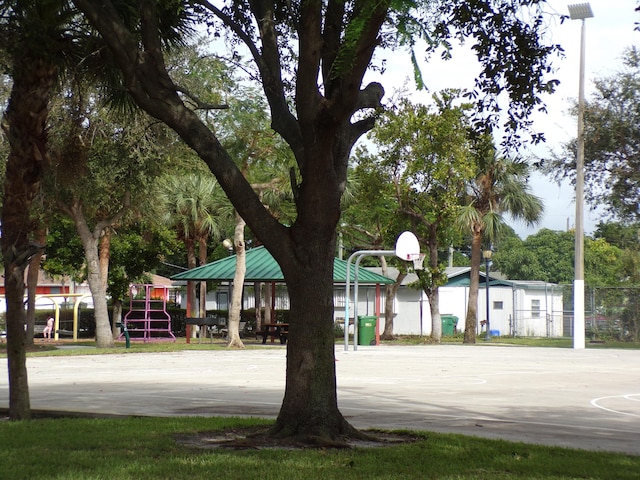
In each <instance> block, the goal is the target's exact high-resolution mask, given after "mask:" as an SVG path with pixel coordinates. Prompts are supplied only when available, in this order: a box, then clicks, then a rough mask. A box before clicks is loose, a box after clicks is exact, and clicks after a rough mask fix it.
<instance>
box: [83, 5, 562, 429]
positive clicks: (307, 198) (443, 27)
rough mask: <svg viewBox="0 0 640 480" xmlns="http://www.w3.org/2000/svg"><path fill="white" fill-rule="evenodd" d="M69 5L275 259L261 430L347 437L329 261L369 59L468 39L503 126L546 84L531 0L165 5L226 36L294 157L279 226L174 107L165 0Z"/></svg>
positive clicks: (490, 107)
mask: <svg viewBox="0 0 640 480" xmlns="http://www.w3.org/2000/svg"><path fill="white" fill-rule="evenodd" d="M75 3H76V5H78V7H79V8H80V9H81V10H82V11H83V12H84V13H85V14H86V15H87V17H88V19H89V20H90V22H91V23H92V24H93V25H94V26H95V27H96V28H97V29H98V30H99V32H100V33H101V34H102V36H103V37H104V39H105V41H106V42H107V43H108V45H109V46H110V48H111V51H112V54H113V55H114V57H115V59H116V62H117V63H118V65H119V67H120V69H121V70H122V73H123V77H124V82H125V84H126V87H127V89H128V90H129V92H130V93H131V95H132V96H133V98H134V99H135V101H136V102H137V103H138V105H140V106H141V107H142V108H143V109H145V110H146V111H147V112H149V113H150V114H151V115H153V116H155V117H157V118H158V119H160V120H162V121H163V122H165V123H166V124H167V125H169V126H170V127H171V128H173V129H174V130H175V131H176V132H177V133H178V134H179V135H180V136H181V137H182V138H183V139H184V141H185V142H186V143H187V144H188V145H190V146H191V148H193V149H194V150H195V151H196V152H197V153H198V155H199V156H200V157H201V158H202V159H203V160H204V162H206V164H207V165H208V167H209V169H210V170H211V172H213V174H214V175H215V176H216V178H217V179H218V181H219V183H220V185H221V187H222V188H223V189H224V191H225V192H226V194H227V196H228V197H229V199H230V200H231V202H232V203H233V205H234V207H235V208H236V210H237V211H238V213H239V214H240V215H241V216H242V217H243V218H244V219H245V220H246V222H247V225H248V226H249V227H250V228H251V230H252V231H253V233H254V234H255V235H256V236H257V237H258V238H259V239H260V241H261V242H262V243H264V245H265V246H266V247H267V249H268V250H269V251H270V252H271V254H272V255H273V256H274V257H275V259H276V260H277V261H278V263H279V264H280V267H281V268H282V271H283V274H284V278H285V281H286V284H287V288H288V290H289V295H290V299H291V305H290V308H291V316H290V318H291V321H290V327H289V342H288V345H287V376H286V387H285V393H284V399H283V403H282V408H281V410H280V413H279V415H278V418H277V421H276V424H275V427H274V429H273V431H272V433H273V434H274V435H279V436H290V437H293V436H298V437H302V438H306V439H310V438H317V437H320V438H325V439H338V438H341V437H344V436H350V435H356V434H357V432H356V431H355V429H353V427H352V426H351V425H350V424H349V423H348V422H347V421H346V420H345V418H344V417H343V416H342V414H341V413H340V411H339V409H338V406H337V393H336V377H335V363H334V361H335V357H334V354H335V352H334V338H333V301H332V300H333V272H332V269H333V257H334V253H335V243H336V234H335V231H336V225H337V224H338V221H339V218H340V198H341V195H342V193H343V191H344V189H345V185H346V176H347V163H348V159H349V153H350V151H351V148H352V147H353V145H354V143H355V142H356V141H357V140H358V139H359V138H360V137H361V136H362V135H363V134H364V133H366V132H367V131H368V130H370V129H371V128H372V127H373V124H374V118H373V116H371V115H369V116H368V115H367V114H366V111H367V110H368V109H375V108H377V107H379V106H380V100H381V98H382V97H383V88H382V86H381V85H379V84H376V83H372V84H369V85H366V86H365V85H364V84H363V79H364V76H365V73H366V72H367V70H368V69H369V67H370V65H371V62H372V58H373V54H374V52H375V51H376V49H377V48H378V47H379V46H381V45H386V46H392V45H391V43H392V42H395V41H397V39H398V38H400V37H402V35H398V28H399V29H400V33H407V34H409V33H411V34H413V35H416V36H417V35H419V34H421V33H423V34H425V35H424V36H425V37H428V38H429V39H430V40H431V41H432V42H434V43H445V44H446V43H447V42H448V40H449V39H450V38H452V37H454V36H460V37H461V38H467V39H473V43H474V45H475V46H474V47H473V48H474V49H475V50H476V52H477V54H478V56H479V57H480V59H481V60H482V62H483V71H482V73H481V75H480V76H479V78H478V79H477V88H478V91H477V92H476V93H477V95H478V96H477V98H478V99H480V98H485V96H486V98H487V99H488V103H486V104H485V105H486V108H485V110H484V112H485V113H489V114H490V115H489V116H488V117H485V119H484V120H485V121H486V122H489V123H492V122H496V121H498V117H497V116H498V111H497V108H498V103H497V100H496V96H497V94H499V93H500V92H503V91H507V93H508V94H509V96H510V98H511V100H512V101H511V103H510V106H509V108H508V109H507V110H506V112H505V113H506V114H507V116H506V119H507V127H510V128H511V129H512V130H513V129H515V128H516V127H518V126H521V125H522V123H523V122H524V121H526V117H527V115H528V113H530V111H531V110H532V109H534V108H536V106H538V105H539V104H540V100H539V98H540V97H539V94H540V92H541V91H549V90H552V89H553V85H554V84H553V83H548V82H546V81H545V79H544V74H545V72H547V71H548V70H547V62H548V56H549V55H550V54H551V53H552V52H553V50H554V48H553V47H547V46H544V45H541V37H540V34H541V31H542V30H543V29H544V22H543V17H542V15H541V14H540V9H539V3H542V2H536V1H533V2H532V1H524V0H522V1H518V0H484V1H481V0H476V1H471V2H470V1H466V0H464V1H462V0H457V1H453V2H451V1H447V2H445V1H442V2H440V1H435V2H409V1H407V2H403V1H399V2H391V1H380V0H358V1H344V0H327V1H320V0H311V1H302V2H298V1H282V2H280V1H276V2H270V1H260V0H253V1H248V2H246V1H234V2H216V4H215V5H214V4H213V3H209V2H207V1H204V0H202V1H196V2H179V1H173V2H170V3H171V5H172V6H173V8H174V9H178V10H181V9H184V11H186V12H188V11H189V9H190V8H195V9H196V11H197V13H199V15H200V18H201V20H202V22H206V23H207V25H208V28H209V31H211V32H212V34H214V35H219V34H222V35H224V36H227V37H229V38H231V39H232V40H233V41H235V42H236V44H240V43H241V44H243V47H242V48H245V49H247V51H248V52H249V54H250V56H251V59H252V60H253V64H254V66H255V71H254V72H253V73H254V74H255V76H254V77H253V78H254V79H255V78H257V79H258V80H259V82H260V83H261V85H262V87H263V90H264V94H265V96H266V99H267V101H268V104H269V109H270V113H271V125H272V128H273V129H274V130H275V131H276V132H277V133H278V134H279V135H280V136H282V137H283V139H284V140H285V141H286V142H287V143H288V144H289V146H290V148H291V150H292V152H293V155H294V157H295V159H296V164H297V169H296V171H293V172H292V175H291V178H292V188H293V191H294V196H295V201H296V208H297V218H296V220H295V221H294V222H293V223H292V224H290V225H284V224H282V223H280V222H278V221H277V219H275V218H274V217H273V215H271V213H270V212H269V211H268V210H267V209H266V208H265V207H264V206H263V204H262V202H261V201H260V198H259V197H258V195H257V194H256V192H255V191H254V189H253V188H251V185H250V183H249V182H248V181H247V179H246V178H245V177H244V176H243V175H242V172H241V171H240V170H239V168H238V167H237V165H236V164H235V163H234V161H233V159H232V158H231V156H230V155H229V153H228V152H227V151H226V150H225V149H224V148H223V147H222V145H221V143H220V141H219V138H218V137H217V136H216V132H215V131H213V130H211V129H209V128H207V127H206V125H205V124H204V123H203V122H202V121H201V120H200V118H199V117H198V115H197V114H196V113H195V112H194V111H192V110H191V109H189V108H188V107H187V106H186V105H185V104H184V103H183V101H182V99H181V96H180V92H179V89H177V88H176V86H175V85H174V83H173V81H172V79H171V78H170V76H169V74H168V73H167V71H166V68H165V60H164V56H163V50H162V42H161V41H160V38H159V35H158V31H159V30H160V27H161V22H159V17H158V15H157V12H156V8H158V7H159V6H166V5H167V2H156V1H152V0H139V1H132V2H130V3H131V6H132V9H129V10H127V11H128V16H127V17H123V16H121V15H120V14H119V13H118V10H116V3H115V2H110V1H106V0H75ZM121 4H122V2H118V5H121ZM220 5H222V6H220ZM133 7H135V8H137V9H133ZM131 12H135V13H134V14H132V13H131ZM523 12H525V13H528V14H532V15H533V16H532V17H531V18H530V20H531V21H528V20H523V18H525V16H523V15H521V14H522V13H523ZM132 16H135V17H136V18H139V19H140V22H139V23H138V22H136V21H133V20H134V19H132V18H131V17H132ZM398 26H400V27H398ZM404 38H405V39H409V40H413V39H415V38H416V37H411V36H404ZM510 138H511V139H513V138H514V137H513V136H511V137H510Z"/></svg>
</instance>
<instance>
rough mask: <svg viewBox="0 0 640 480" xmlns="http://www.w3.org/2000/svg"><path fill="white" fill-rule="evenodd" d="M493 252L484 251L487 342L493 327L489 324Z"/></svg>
mask: <svg viewBox="0 0 640 480" xmlns="http://www.w3.org/2000/svg"><path fill="white" fill-rule="evenodd" d="M491 254H492V252H491V250H483V251H482V258H484V273H485V293H486V295H487V301H486V303H487V324H486V325H485V326H486V332H485V340H489V339H491V326H490V322H489V260H491Z"/></svg>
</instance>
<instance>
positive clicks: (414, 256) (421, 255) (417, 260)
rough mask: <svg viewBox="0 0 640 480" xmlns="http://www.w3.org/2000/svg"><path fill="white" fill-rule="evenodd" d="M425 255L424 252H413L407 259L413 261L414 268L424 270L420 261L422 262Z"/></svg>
mask: <svg viewBox="0 0 640 480" xmlns="http://www.w3.org/2000/svg"><path fill="white" fill-rule="evenodd" d="M426 256H427V254H426V253H414V254H412V255H411V258H408V259H407V260H411V261H412V262H413V269H414V270H424V267H423V266H422V263H423V262H424V259H425V257H426Z"/></svg>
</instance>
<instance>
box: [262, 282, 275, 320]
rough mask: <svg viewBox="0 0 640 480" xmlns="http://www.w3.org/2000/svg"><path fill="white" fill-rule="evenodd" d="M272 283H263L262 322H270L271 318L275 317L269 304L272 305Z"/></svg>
mask: <svg viewBox="0 0 640 480" xmlns="http://www.w3.org/2000/svg"><path fill="white" fill-rule="evenodd" d="M272 287H273V283H271V282H269V283H265V284H264V319H263V323H271V321H272V319H273V318H274V317H275V315H274V313H273V309H272V308H271V306H272V305H273V298H272V297H273V293H272Z"/></svg>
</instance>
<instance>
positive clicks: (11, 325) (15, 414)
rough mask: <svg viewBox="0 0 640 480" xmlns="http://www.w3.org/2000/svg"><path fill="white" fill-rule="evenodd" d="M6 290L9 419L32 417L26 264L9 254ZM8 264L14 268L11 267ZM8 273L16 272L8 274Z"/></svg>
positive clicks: (6, 262) (6, 263) (6, 264)
mask: <svg viewBox="0 0 640 480" xmlns="http://www.w3.org/2000/svg"><path fill="white" fill-rule="evenodd" d="M4 258H5V282H4V287H5V292H6V302H7V361H8V364H9V418H10V419H11V420H28V419H30V418H31V402H30V400H29V381H28V376H27V354H26V345H25V334H24V324H25V311H24V305H23V304H22V300H23V296H24V281H23V278H24V267H22V268H20V266H19V265H12V262H8V261H7V256H6V254H5V257H4ZM7 267H9V268H12V269H11V270H7ZM6 272H12V273H11V274H9V275H6Z"/></svg>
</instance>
